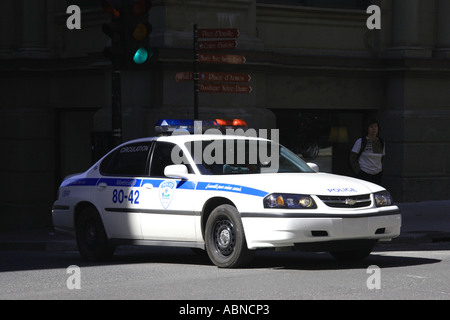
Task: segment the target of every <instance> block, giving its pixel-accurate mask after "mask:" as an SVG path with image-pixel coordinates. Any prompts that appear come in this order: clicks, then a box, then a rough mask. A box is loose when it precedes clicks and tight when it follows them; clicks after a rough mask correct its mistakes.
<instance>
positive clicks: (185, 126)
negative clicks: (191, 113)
mask: <svg viewBox="0 0 450 320" xmlns="http://www.w3.org/2000/svg"><path fill="white" fill-rule="evenodd" d="M199 124H201V127H200V128H196V127H195V126H196V125H199ZM246 127H247V123H246V122H245V120H242V119H215V120H196V121H194V120H192V119H159V120H158V121H156V123H155V131H156V132H157V133H159V134H160V135H165V134H166V135H169V134H172V133H173V132H174V131H188V132H189V133H195V132H202V133H204V132H205V131H206V130H208V129H211V128H215V129H219V130H221V131H224V130H225V129H230V128H231V129H238V128H246Z"/></svg>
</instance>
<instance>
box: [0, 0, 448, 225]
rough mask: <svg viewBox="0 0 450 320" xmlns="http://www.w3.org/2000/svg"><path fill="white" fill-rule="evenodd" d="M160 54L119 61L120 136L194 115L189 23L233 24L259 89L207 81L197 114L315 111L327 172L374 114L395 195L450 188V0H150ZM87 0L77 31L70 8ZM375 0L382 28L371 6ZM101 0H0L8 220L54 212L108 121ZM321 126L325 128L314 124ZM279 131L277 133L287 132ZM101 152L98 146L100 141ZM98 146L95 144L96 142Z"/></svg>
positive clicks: (2, 216)
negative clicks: (234, 90)
mask: <svg viewBox="0 0 450 320" xmlns="http://www.w3.org/2000/svg"><path fill="white" fill-rule="evenodd" d="M152 3H153V6H152V9H151V11H150V22H151V24H152V26H153V31H152V33H151V38H150V42H151V45H152V47H153V49H154V56H153V57H152V58H151V60H150V63H149V64H148V65H146V66H145V67H143V68H141V69H133V70H123V71H122V74H121V76H122V126H123V140H128V139H131V138H137V137H141V136H146V135H152V134H153V124H154V122H155V121H156V119H158V118H160V117H177V118H179V117H183V118H192V117H193V115H194V108H193V105H194V98H193V84H192V82H177V81H176V74H177V73H178V72H188V71H192V70H193V69H192V68H193V31H192V30H193V25H194V24H198V26H199V27H201V28H238V29H239V31H240V35H239V38H238V39H237V41H238V46H237V48H236V49H234V50H233V54H237V55H243V56H245V58H246V63H245V64H243V65H222V64H220V65H219V64H214V65H213V64H201V65H200V69H201V71H205V72H208V71H210V72H232V73H248V74H249V75H251V81H250V82H249V83H248V84H249V85H250V86H251V87H252V91H251V93H246V94H229V93H200V94H199V118H201V119H211V118H216V117H230V118H243V119H245V120H246V121H247V122H248V124H249V126H251V127H255V128H268V129H272V128H278V129H280V134H281V135H282V138H283V139H285V140H286V143H288V144H289V143H294V144H295V143H297V142H296V141H294V142H292V141H291V140H289V139H290V138H292V137H293V136H298V135H301V133H302V132H301V129H302V128H303V126H305V125H308V123H311V122H313V125H314V126H316V127H321V126H323V127H324V128H325V129H324V130H322V131H320V133H317V134H316V138H317V139H318V140H320V141H321V145H323V146H327V145H332V150H333V151H332V157H333V160H332V164H333V166H332V171H333V172H336V173H342V174H349V171H348V168H349V167H348V161H347V157H348V152H349V150H350V148H351V146H352V144H353V142H354V140H356V139H357V138H358V137H360V136H361V130H362V128H363V123H364V121H365V120H367V119H368V118H370V117H377V118H378V119H379V121H380V123H381V127H382V132H381V135H382V136H383V138H384V140H385V141H386V153H387V155H386V159H385V172H384V185H385V187H387V188H388V189H389V190H390V191H391V193H392V194H393V196H394V199H395V200H397V201H421V200H432V199H448V190H450V126H449V125H448V123H449V121H450V90H448V88H450V21H449V20H448V17H449V16H450V1H448V0H431V1H430V0H371V1H369V0H341V1H334V0H333V1H332V0H226V1H216V0H214V1H212V0H208V1H207V0H154V1H152ZM72 4H76V5H78V6H79V7H80V8H81V29H79V30H70V29H68V28H67V25H66V22H67V19H68V15H67V14H66V9H67V7H68V6H69V5H72ZM372 4H375V5H377V6H378V7H379V8H380V9H381V24H380V26H381V29H369V28H368V27H367V19H368V18H369V17H370V16H371V14H370V13H367V12H366V10H367V8H368V6H369V5H372ZM109 20H110V18H109V16H108V15H107V14H106V13H105V12H104V11H103V10H102V8H101V6H100V1H90V0H89V1H83V0H78V1H75V0H68V1H61V0H38V1H36V0H4V1H2V2H1V3H0V24H1V27H0V32H1V37H0V88H1V94H0V115H1V116H0V146H1V149H2V157H0V159H1V163H0V180H1V181H2V182H1V192H0V230H3V229H12V228H28V227H35V226H45V225H49V224H51V207H52V203H53V201H54V199H55V197H56V190H57V186H58V185H59V183H60V182H61V179H62V178H63V177H64V176H65V175H67V174H70V173H74V172H80V171H83V170H85V169H86V168H87V167H89V166H90V165H91V163H92V161H93V160H95V159H96V158H97V157H98V154H96V151H98V150H103V149H102V143H103V144H104V143H105V140H104V139H102V137H104V135H105V133H107V132H110V131H111V129H112V128H111V126H112V125H111V121H112V119H111V103H112V102H111V100H112V99H111V95H112V94H111V86H112V84H111V64H110V62H109V61H108V60H107V59H106V58H105V57H104V55H103V50H104V47H105V46H106V45H107V43H106V42H107V37H106V36H105V35H104V34H103V32H102V24H104V23H107V22H109ZM319 136H320V137H319ZM281 142H282V143H283V142H284V141H283V140H282V141H281ZM93 151H94V152H93ZM97 153H98V152H97Z"/></svg>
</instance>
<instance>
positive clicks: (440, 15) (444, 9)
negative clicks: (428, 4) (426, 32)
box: [435, 0, 450, 58]
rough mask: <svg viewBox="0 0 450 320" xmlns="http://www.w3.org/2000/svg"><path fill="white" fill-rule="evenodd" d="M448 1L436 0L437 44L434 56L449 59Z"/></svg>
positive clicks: (449, 15) (449, 17)
mask: <svg viewBox="0 0 450 320" xmlns="http://www.w3.org/2000/svg"><path fill="white" fill-rule="evenodd" d="M449 19H450V1H448V0H438V4H437V20H438V24H437V43H436V50H435V55H436V56H439V57H445V58H450V23H449Z"/></svg>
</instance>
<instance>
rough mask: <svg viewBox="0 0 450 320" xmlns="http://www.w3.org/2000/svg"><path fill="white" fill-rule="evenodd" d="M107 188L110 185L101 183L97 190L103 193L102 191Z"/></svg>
mask: <svg viewBox="0 0 450 320" xmlns="http://www.w3.org/2000/svg"><path fill="white" fill-rule="evenodd" d="M107 186H108V185H107V184H106V183H104V182H101V183H99V184H98V185H97V189H98V190H100V191H102V190H105V189H106V187H107Z"/></svg>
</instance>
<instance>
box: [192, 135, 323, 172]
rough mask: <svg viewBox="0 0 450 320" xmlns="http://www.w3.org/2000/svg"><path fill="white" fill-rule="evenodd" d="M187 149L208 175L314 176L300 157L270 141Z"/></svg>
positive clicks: (195, 145) (203, 143) (207, 143)
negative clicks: (286, 174) (308, 174)
mask: <svg viewBox="0 0 450 320" xmlns="http://www.w3.org/2000/svg"><path fill="white" fill-rule="evenodd" d="M186 148H187V149H188V151H189V152H190V153H191V156H192V158H193V159H194V162H195V164H196V166H197V168H198V169H199V171H200V172H201V174H204V175H226V174H257V173H285V172H297V173H298V172H309V173H311V172H314V171H313V170H312V169H311V168H310V167H309V166H308V165H307V164H306V163H305V162H304V161H303V160H302V159H300V158H299V157H298V156H297V155H295V154H294V153H292V152H291V151H289V150H288V149H286V148H285V147H283V146H281V145H279V144H277V143H274V142H270V141H266V140H244V139H218V140H206V141H205V140H203V141H190V142H187V143H186Z"/></svg>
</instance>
